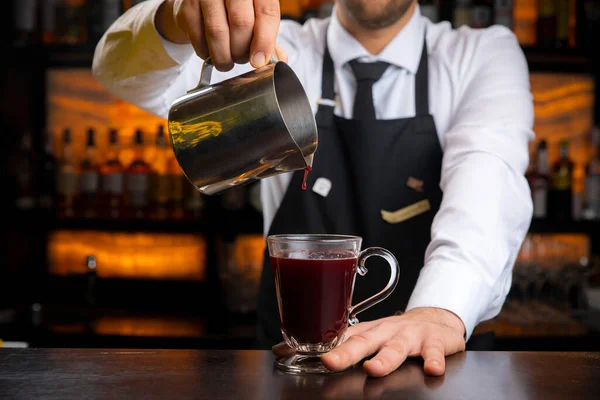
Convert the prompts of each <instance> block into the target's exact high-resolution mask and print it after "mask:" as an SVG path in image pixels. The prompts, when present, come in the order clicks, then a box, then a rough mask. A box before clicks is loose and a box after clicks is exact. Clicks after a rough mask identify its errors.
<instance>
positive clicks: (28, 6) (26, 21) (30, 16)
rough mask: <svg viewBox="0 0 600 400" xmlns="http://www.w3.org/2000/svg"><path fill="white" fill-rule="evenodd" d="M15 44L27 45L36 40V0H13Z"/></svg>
mask: <svg viewBox="0 0 600 400" xmlns="http://www.w3.org/2000/svg"><path fill="white" fill-rule="evenodd" d="M13 7H14V13H15V14H14V21H15V37H14V40H13V43H14V44H15V46H19V47H22V46H28V45H31V44H34V43H35V42H36V41H37V37H36V36H37V35H36V30H37V27H38V26H37V23H36V21H37V1H36V0H13Z"/></svg>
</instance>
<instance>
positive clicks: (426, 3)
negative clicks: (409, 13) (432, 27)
mask: <svg viewBox="0 0 600 400" xmlns="http://www.w3.org/2000/svg"><path fill="white" fill-rule="evenodd" d="M419 7H420V8H421V14H422V15H423V16H424V17H426V18H428V19H429V20H430V21H431V22H439V21H440V4H439V1H438V0H423V1H420V2H419Z"/></svg>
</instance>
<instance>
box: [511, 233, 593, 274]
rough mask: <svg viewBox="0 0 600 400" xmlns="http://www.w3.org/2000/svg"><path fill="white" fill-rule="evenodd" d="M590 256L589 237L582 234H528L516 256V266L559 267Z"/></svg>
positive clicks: (578, 262) (575, 262)
mask: <svg viewBox="0 0 600 400" xmlns="http://www.w3.org/2000/svg"><path fill="white" fill-rule="evenodd" d="M589 258H590V238H589V237H588V236H587V235H583V234H529V235H527V238H526V239H525V241H524V243H523V246H522V247H521V251H520V252H519V255H518V257H517V267H516V268H518V266H519V265H522V264H535V265H536V266H538V267H541V268H552V269H560V268H562V267H564V266H565V265H569V264H580V263H581V262H582V261H586V260H589Z"/></svg>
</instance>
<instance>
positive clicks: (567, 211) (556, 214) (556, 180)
mask: <svg viewBox="0 0 600 400" xmlns="http://www.w3.org/2000/svg"><path fill="white" fill-rule="evenodd" d="M574 167H575V165H574V163H573V161H571V159H570V158H569V142H568V141H567V140H561V141H560V157H559V159H558V160H557V161H556V162H555V163H554V165H553V166H552V179H551V190H550V193H549V196H548V214H549V217H550V218H552V219H557V220H570V219H571V218H572V211H573V170H574Z"/></svg>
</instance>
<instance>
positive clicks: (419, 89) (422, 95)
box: [415, 39, 429, 115]
mask: <svg viewBox="0 0 600 400" xmlns="http://www.w3.org/2000/svg"><path fill="white" fill-rule="evenodd" d="M428 59H429V57H428V56H427V39H423V50H421V61H420V62H419V69H418V70H417V75H416V76H415V111H416V115H429V65H428V62H427V61H428Z"/></svg>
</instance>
